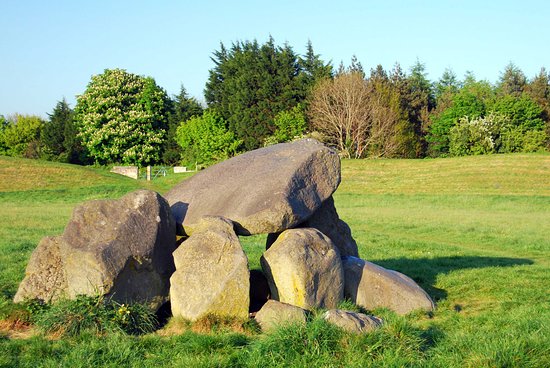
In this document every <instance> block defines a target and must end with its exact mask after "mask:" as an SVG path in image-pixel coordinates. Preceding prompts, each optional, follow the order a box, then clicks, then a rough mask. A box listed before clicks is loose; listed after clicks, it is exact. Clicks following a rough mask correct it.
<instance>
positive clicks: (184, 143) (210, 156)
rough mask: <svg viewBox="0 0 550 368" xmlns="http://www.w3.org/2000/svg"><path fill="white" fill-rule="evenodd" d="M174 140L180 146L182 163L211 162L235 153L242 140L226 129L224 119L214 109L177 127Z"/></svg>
mask: <svg viewBox="0 0 550 368" xmlns="http://www.w3.org/2000/svg"><path fill="white" fill-rule="evenodd" d="M176 142H177V143H178V144H179V145H180V146H181V148H182V150H183V152H182V162H183V163H184V164H191V165H192V164H195V163H200V164H212V163H214V162H216V161H219V160H224V159H226V158H229V157H230V156H233V155H235V154H236V153H237V151H238V148H239V146H240V145H241V143H242V141H241V140H237V139H235V135H234V134H233V133H232V132H230V131H229V130H228V129H227V126H226V123H225V121H224V119H223V118H222V117H221V116H220V115H219V114H217V113H216V112H214V111H205V112H204V113H203V115H202V116H196V117H193V118H191V119H189V120H187V121H185V122H183V123H181V125H180V126H179V127H178V129H177V131H176Z"/></svg>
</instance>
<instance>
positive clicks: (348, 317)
mask: <svg viewBox="0 0 550 368" xmlns="http://www.w3.org/2000/svg"><path fill="white" fill-rule="evenodd" d="M323 318H324V319H325V320H327V321H328V322H330V323H332V324H334V325H336V326H338V327H341V328H343V329H344V330H346V331H348V332H351V333H364V332H370V331H372V330H374V329H376V328H378V327H380V326H382V319H380V318H378V317H375V316H371V315H367V314H363V313H355V312H349V311H343V310H340V309H331V310H328V311H326V312H325V314H324V315H323Z"/></svg>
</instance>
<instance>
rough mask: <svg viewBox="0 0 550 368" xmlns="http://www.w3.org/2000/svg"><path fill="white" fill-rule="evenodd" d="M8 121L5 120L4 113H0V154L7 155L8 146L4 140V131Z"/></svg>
mask: <svg viewBox="0 0 550 368" xmlns="http://www.w3.org/2000/svg"><path fill="white" fill-rule="evenodd" d="M8 125H9V122H8V121H7V120H6V118H5V117H4V115H0V155H7V152H8V147H7V146H6V143H5V142H4V131H5V130H6V128H7V127H8Z"/></svg>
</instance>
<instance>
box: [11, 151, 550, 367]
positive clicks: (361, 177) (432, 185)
mask: <svg viewBox="0 0 550 368" xmlns="http://www.w3.org/2000/svg"><path fill="white" fill-rule="evenodd" d="M185 177H186V175H168V176H167V177H164V178H160V179H158V180H155V181H153V182H151V183H147V182H145V181H143V180H140V181H135V180H132V179H128V178H124V177H120V176H118V175H114V174H110V173H108V172H107V171H106V170H104V169H100V168H81V167H75V166H71V165H61V164H54V163H45V162H40V161H29V160H20V159H12V158H4V157H0V203H1V206H0V216H1V218H2V222H1V224H0V319H2V318H4V317H5V313H7V312H6V311H9V310H10V308H12V305H11V302H10V299H11V298H12V297H13V295H14V293H15V291H16V289H17V285H18V283H19V282H20V280H21V279H22V278H23V275H24V269H25V266H26V263H27V261H28V258H29V256H30V253H31V252H32V250H33V249H34V247H35V246H36V244H37V243H38V241H39V240H40V238H42V237H43V236H46V235H55V234H59V233H61V232H62V231H63V227H64V226H65V224H66V222H67V220H68V219H69V217H70V213H71V210H72V208H73V207H74V206H75V205H77V204H78V203H80V202H82V201H84V200H88V199H94V198H116V197H120V196H122V195H124V194H125V193H127V192H129V191H131V190H134V189H137V188H148V189H153V190H157V191H159V192H160V193H164V192H166V191H167V190H168V189H169V188H170V187H171V186H172V185H174V184H175V183H176V182H177V181H179V180H181V179H182V178H185ZM335 203H336V207H337V209H338V212H339V214H340V216H341V217H342V218H343V219H344V220H345V221H346V222H348V223H349V225H350V227H351V228H352V231H353V235H354V237H355V238H356V240H357V242H358V244H359V252H360V255H361V257H363V258H365V259H368V260H371V261H374V262H376V263H378V264H380V265H382V266H384V267H388V268H392V269H396V270H398V271H401V272H404V273H405V274H407V275H409V276H411V277H412V278H413V279H415V280H416V281H417V282H418V283H419V284H420V285H421V286H422V287H424V288H425V289H426V290H427V291H428V293H429V294H430V295H431V296H432V297H433V298H434V299H435V300H436V302H437V310H436V311H435V312H434V313H433V314H431V315H426V314H424V313H413V314H411V315H408V316H405V317H401V316H396V315H395V314H393V313H391V312H389V311H386V310H378V311H375V312H376V313H377V314H378V315H381V316H382V317H383V318H384V319H385V320H386V324H385V325H384V327H383V328H382V329H380V330H378V331H376V332H374V333H371V334H367V335H362V336H352V335H347V334H345V333H342V332H341V331H339V330H338V329H334V328H332V327H331V326H328V325H326V324H325V323H324V322H323V321H321V320H320V319H319V318H318V317H316V318H314V319H313V321H312V322H311V323H310V324H308V325H307V326H306V327H299V326H293V327H292V326H291V327H286V328H282V329H280V330H276V331H275V332H273V333H271V334H268V335H254V334H252V335H245V334H243V333H232V332H228V331H226V332H215V333H211V334H206V335H205V334H197V333H194V332H191V331H184V332H182V334H180V335H176V336H161V335H157V334H148V335H145V336H140V337H135V336H128V335H124V334H118V333H113V334H107V336H103V337H99V336H96V335H95V334H86V333H85V334H80V335H77V336H76V337H70V338H69V337H67V338H62V339H58V340H50V339H48V338H46V337H45V336H43V335H40V334H39V335H36V336H33V337H30V338H26V339H20V338H14V337H13V336H12V334H10V333H9V332H8V331H6V330H5V329H4V330H2V329H0V367H3V366H6V367H8V366H9V367H12V366H23V367H24V366H29V367H30V366H52V367H53V366H56V367H57V366H74V367H79V366H113V367H115V366H145V367H147V366H158V365H164V366H193V367H194V366H212V367H214V366H249V367H265V366H297V367H306V366H307V367H327V366H335V367H339V366H342V367H344V366H346V367H348V366H349V367H363V366H369V365H370V366H395V367H400V366H418V367H425V366H428V367H430V366H431V367H548V366H550V235H549V234H550V155H548V154H546V155H544V154H533V155H523V154H522V155H519V154H518V155H492V156H479V157H464V158H449V159H428V160H374V161H365V160H357V161H354V160H344V161H343V163H342V184H341V185H340V188H339V189H338V191H337V192H336V194H335ZM241 241H242V243H243V245H244V247H245V250H246V252H247V254H248V255H249V263H250V267H251V268H259V257H260V256H261V253H262V251H263V249H264V247H265V236H255V237H248V238H241ZM3 311H4V316H3V315H2V313H3Z"/></svg>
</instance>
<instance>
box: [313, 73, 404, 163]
mask: <svg viewBox="0 0 550 368" xmlns="http://www.w3.org/2000/svg"><path fill="white" fill-rule="evenodd" d="M400 114H401V109H400V96H399V93H398V92H397V90H396V89H395V88H393V87H392V86H391V82H390V81H389V80H388V79H387V78H385V79H383V78H370V79H369V80H367V81H365V80H364V79H363V75H362V74H361V73H358V72H354V71H349V72H343V73H340V74H338V75H337V76H336V77H335V78H334V79H327V80H324V81H322V82H321V83H319V84H318V85H317V86H316V88H315V89H314V91H313V94H312V99H311V103H310V108H309V117H310V121H311V124H312V127H313V129H315V130H317V131H319V132H321V133H322V134H323V135H324V136H326V137H327V139H328V141H329V142H328V143H329V144H332V145H333V146H334V147H335V148H337V149H338V151H339V152H340V153H341V154H342V155H343V156H344V157H346V158H361V157H366V156H370V157H393V156H396V155H397V154H398V151H399V148H400V139H399V136H398V132H399V123H400V122H401V121H402V116H401V115H400Z"/></svg>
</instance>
